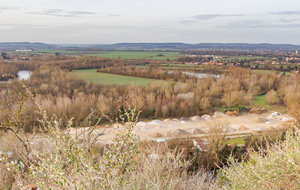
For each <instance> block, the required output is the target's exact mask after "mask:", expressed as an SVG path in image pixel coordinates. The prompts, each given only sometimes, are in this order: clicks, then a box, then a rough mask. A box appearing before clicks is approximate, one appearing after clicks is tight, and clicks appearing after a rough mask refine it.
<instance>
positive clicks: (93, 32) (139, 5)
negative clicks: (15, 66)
mask: <svg viewBox="0 0 300 190" xmlns="http://www.w3.org/2000/svg"><path fill="white" fill-rule="evenodd" d="M25 41H26V42H43V43H48V44H114V43H123V42H132V43H134V42H151V43H153V42H183V43H191V44H196V43H273V44H297V45H300V1H299V0H184V1H183V0H26V1H24V0H0V42H25Z"/></svg>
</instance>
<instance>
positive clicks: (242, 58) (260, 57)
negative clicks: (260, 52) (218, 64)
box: [216, 55, 264, 60]
mask: <svg viewBox="0 0 300 190" xmlns="http://www.w3.org/2000/svg"><path fill="white" fill-rule="evenodd" d="M217 56H219V55H217ZM220 57H222V58H216V60H231V59H238V60H244V59H262V58H264V57H262V56H257V57H242V56H222V55H220Z"/></svg>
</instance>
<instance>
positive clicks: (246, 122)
mask: <svg viewBox="0 0 300 190" xmlns="http://www.w3.org/2000/svg"><path fill="white" fill-rule="evenodd" d="M291 119H292V118H291V117H289V116H287V115H283V114H279V113H277V112H274V113H272V112H267V113H264V114H244V115H242V116H238V117H235V116H234V117H230V116H227V115H225V114H224V113H220V112H216V113H215V115H214V116H209V115H203V116H194V117H190V118H180V119H164V120H152V121H150V122H143V121H140V122H138V123H137V125H136V126H135V128H134V133H135V134H137V135H139V136H140V138H141V140H154V141H157V140H161V139H171V138H175V137H185V136H191V137H204V136H205V135H206V134H207V132H208V127H209V126H208V124H209V123H211V122H215V121H227V122H229V126H228V128H227V129H226V130H227V133H228V134H242V133H252V132H263V131H267V130H282V129H284V128H285V127H286V126H287V123H288V122H290V120H291ZM104 129H105V132H104V135H103V136H100V137H99V138H98V142H99V143H105V144H106V143H112V142H113V138H114V136H115V133H116V132H117V131H116V129H114V128H113V127H109V128H107V126H106V127H105V126H99V127H97V129H95V131H94V132H93V134H95V135H97V134H98V133H100V132H103V130H104ZM81 130H82V129H72V130H71V133H72V134H74V135H75V134H76V133H78V132H79V131H81Z"/></svg>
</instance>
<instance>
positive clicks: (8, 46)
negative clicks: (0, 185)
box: [0, 42, 300, 50]
mask: <svg viewBox="0 0 300 190" xmlns="http://www.w3.org/2000/svg"><path fill="white" fill-rule="evenodd" d="M65 48H69V49H70V48H71V49H74V50H76V49H81V50H82V49H85V48H96V49H102V50H116V49H124V50H126V49H127V50H134V49H135V50H143V49H145V50H155V49H160V50H161V49H165V50H190V49H209V50H296V49H298V50H300V45H292V44H268V43H261V44H248V43H199V44H186V43H118V44H45V43H30V42H0V50H16V49H32V50H34V49H65Z"/></svg>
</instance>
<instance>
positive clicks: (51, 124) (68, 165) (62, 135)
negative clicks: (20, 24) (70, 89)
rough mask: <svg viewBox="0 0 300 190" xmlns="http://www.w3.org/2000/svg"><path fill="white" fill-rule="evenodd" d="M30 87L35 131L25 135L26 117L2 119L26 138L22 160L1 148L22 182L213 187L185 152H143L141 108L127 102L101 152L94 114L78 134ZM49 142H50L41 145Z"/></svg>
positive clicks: (4, 125) (22, 140) (73, 185)
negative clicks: (15, 120) (190, 169)
mask: <svg viewBox="0 0 300 190" xmlns="http://www.w3.org/2000/svg"><path fill="white" fill-rule="evenodd" d="M27 92H28V93H29V95H30V96H31V97H32V99H33V100H34V102H35V103H36V105H37V108H38V110H37V111H38V112H39V114H40V116H41V117H40V119H39V120H38V121H37V122H39V123H40V129H41V130H40V131H34V132H32V133H30V134H29V133H26V132H25V131H24V130H23V131H22V133H21V134H22V135H20V134H19V132H18V131H19V130H20V129H22V126H23V125H22V120H18V122H19V123H18V124H19V125H18V126H11V125H8V123H9V122H8V123H7V122H5V123H0V124H1V126H0V127H1V128H4V129H6V130H9V131H11V133H12V134H14V135H16V136H17V139H19V141H20V146H19V147H18V148H17V149H15V150H13V151H15V152H17V154H18V155H19V157H18V159H17V160H14V161H9V160H8V159H7V156H6V154H0V158H1V161H4V162H5V166H6V168H5V167H4V169H6V170H5V171H7V170H8V171H11V174H12V175H13V177H10V179H12V181H15V183H16V186H18V187H24V186H25V185H27V184H29V183H32V184H36V185H38V187H40V188H47V189H76V190H77V189H203V188H204V187H205V188H210V187H213V185H214V183H210V182H213V180H212V178H211V177H208V174H207V173H206V172H203V171H200V172H199V173H192V174H191V173H189V172H188V167H189V166H190V165H191V162H189V161H184V160H182V156H181V154H175V153H174V152H172V151H166V152H164V153H159V154H156V153H155V150H153V151H154V152H153V151H152V150H150V151H148V152H143V153H141V152H140V149H139V147H140V144H141V142H140V140H139V137H138V136H136V135H135V134H133V132H132V131H133V128H134V126H135V123H136V122H137V119H138V115H139V114H138V113H137V112H136V111H135V109H129V108H126V107H123V106H122V110H120V113H121V114H119V119H118V121H117V125H116V128H115V129H116V131H117V133H116V135H115V137H114V139H112V140H113V144H111V145H110V146H108V147H106V149H105V150H104V151H103V153H102V154H97V153H94V152H93V151H92V147H93V146H94V145H95V143H96V142H97V139H98V137H99V136H101V135H104V131H101V132H99V130H98V131H96V130H95V128H96V126H97V124H98V123H96V124H95V125H91V123H92V118H93V116H92V114H91V115H90V116H89V117H88V118H87V121H86V126H88V127H85V128H82V129H78V132H77V131H76V133H75V134H74V133H73V132H74V131H72V130H71V126H72V120H70V121H69V123H68V125H67V126H61V125H63V123H62V122H60V120H58V119H56V118H55V117H54V118H52V119H49V118H48V117H47V114H46V112H45V110H43V108H42V107H41V106H40V105H39V104H38V103H37V102H36V101H35V98H34V96H32V94H31V93H30V92H29V91H28V90H27ZM11 113H14V112H11ZM16 113H18V112H16ZM45 143H46V144H47V146H44V145H43V146H40V144H45ZM20 147H21V148H20ZM153 154H154V155H157V156H154V157H153ZM151 155H152V156H151ZM0 176H1V173H0Z"/></svg>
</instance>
